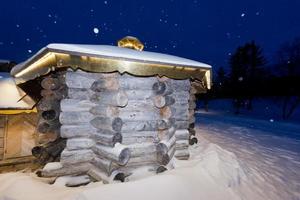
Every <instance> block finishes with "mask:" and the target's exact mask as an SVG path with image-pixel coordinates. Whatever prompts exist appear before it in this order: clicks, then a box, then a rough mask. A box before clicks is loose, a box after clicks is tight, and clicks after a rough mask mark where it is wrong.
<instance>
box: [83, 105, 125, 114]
mask: <svg viewBox="0 0 300 200" xmlns="http://www.w3.org/2000/svg"><path fill="white" fill-rule="evenodd" d="M89 111H90V113H92V114H94V115H97V116H106V117H107V116H110V117H115V116H118V114H119V108H118V107H115V106H111V105H104V104H98V105H97V106H94V107H92V108H90V110H89Z"/></svg>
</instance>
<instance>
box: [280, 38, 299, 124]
mask: <svg viewBox="0 0 300 200" xmlns="http://www.w3.org/2000/svg"><path fill="white" fill-rule="evenodd" d="M277 69H278V72H279V75H280V78H281V80H282V84H284V85H285V87H284V90H285V97H284V101H283V107H282V117H283V118H284V119H288V118H290V117H291V116H292V114H293V113H294V111H295V110H296V108H297V107H298V106H299V104H300V91H299V90H300V86H299V85H300V38H296V39H294V40H293V41H291V42H286V43H284V44H283V45H282V46H281V47H280V49H279V51H278V64H277Z"/></svg>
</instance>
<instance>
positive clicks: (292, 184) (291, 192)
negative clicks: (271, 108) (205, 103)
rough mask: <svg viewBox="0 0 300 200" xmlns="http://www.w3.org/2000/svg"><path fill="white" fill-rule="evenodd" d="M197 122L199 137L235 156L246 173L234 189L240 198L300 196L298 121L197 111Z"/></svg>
mask: <svg viewBox="0 0 300 200" xmlns="http://www.w3.org/2000/svg"><path fill="white" fill-rule="evenodd" d="M197 122H198V123H197V125H198V127H199V128H198V131H197V134H198V136H199V138H200V140H201V138H202V139H204V140H207V141H208V142H209V143H213V144H216V145H218V146H220V147H221V148H222V149H224V150H227V151H229V152H232V153H233V154H234V155H235V156H236V157H237V160H238V162H239V163H240V165H241V166H242V169H243V170H244V172H245V173H246V176H247V178H246V182H247V184H243V183H242V184H241V185H240V186H239V187H237V190H236V191H237V192H238V194H239V196H240V197H241V198H242V199H254V198H249V197H251V196H252V194H256V195H258V196H259V197H261V198H262V199H278V200H279V199H285V200H296V199H297V200H299V199H300V124H295V123H283V122H276V121H275V122H270V121H269V120H262V119H253V118H246V117H239V116H234V115H232V116H231V115H229V114H226V115H224V114H220V113H218V112H208V113H206V112H201V111H200V112H198V114H197ZM251 193H252V194H251Z"/></svg>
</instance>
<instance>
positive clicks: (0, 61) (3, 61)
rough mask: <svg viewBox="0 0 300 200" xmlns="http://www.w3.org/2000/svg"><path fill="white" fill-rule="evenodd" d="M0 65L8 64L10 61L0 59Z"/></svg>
mask: <svg viewBox="0 0 300 200" xmlns="http://www.w3.org/2000/svg"><path fill="white" fill-rule="evenodd" d="M0 63H1V64H2V63H10V61H9V60H2V59H0Z"/></svg>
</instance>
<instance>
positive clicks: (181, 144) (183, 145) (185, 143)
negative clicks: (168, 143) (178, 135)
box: [175, 139, 189, 150]
mask: <svg viewBox="0 0 300 200" xmlns="http://www.w3.org/2000/svg"><path fill="white" fill-rule="evenodd" d="M175 146H176V150H182V149H187V148H189V140H188V139H187V140H176V144H175Z"/></svg>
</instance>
